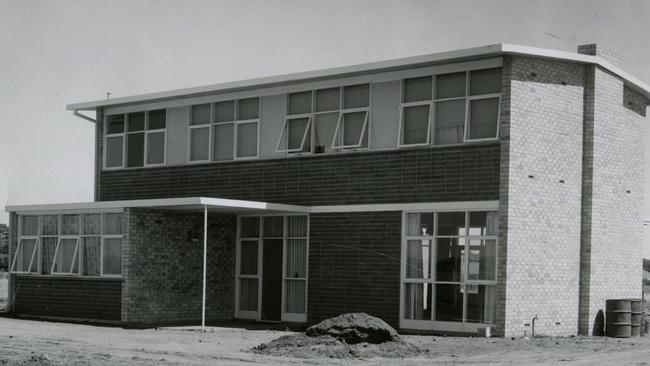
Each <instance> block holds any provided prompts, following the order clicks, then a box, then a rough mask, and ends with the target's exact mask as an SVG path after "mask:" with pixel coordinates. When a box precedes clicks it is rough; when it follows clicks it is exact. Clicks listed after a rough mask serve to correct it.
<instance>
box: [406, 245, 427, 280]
mask: <svg viewBox="0 0 650 366" xmlns="http://www.w3.org/2000/svg"><path fill="white" fill-rule="evenodd" d="M431 249H432V248H431V241H430V240H409V241H408V242H407V243H406V278H431Z"/></svg>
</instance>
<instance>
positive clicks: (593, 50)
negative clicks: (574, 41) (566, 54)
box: [578, 43, 623, 68]
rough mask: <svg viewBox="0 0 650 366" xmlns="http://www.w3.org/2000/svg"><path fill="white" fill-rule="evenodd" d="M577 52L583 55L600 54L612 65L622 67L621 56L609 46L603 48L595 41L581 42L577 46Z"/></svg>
mask: <svg viewBox="0 0 650 366" xmlns="http://www.w3.org/2000/svg"><path fill="white" fill-rule="evenodd" d="M578 53H582V54H583V55H591V56H600V57H602V58H604V59H605V60H607V61H608V62H609V63H611V64H612V65H614V66H617V67H621V68H622V67H623V56H622V55H620V54H618V53H616V52H614V51H612V50H611V49H609V48H603V47H600V46H598V45H597V44H596V43H592V44H583V45H580V46H578Z"/></svg>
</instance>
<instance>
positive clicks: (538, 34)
mask: <svg viewBox="0 0 650 366" xmlns="http://www.w3.org/2000/svg"><path fill="white" fill-rule="evenodd" d="M648 34H650V0H629V1H620V0H619V1H611V0H609V1H602V0H601V1H593V0H589V1H587V0H584V1H566V0H557V1H533V0H527V1H520V0H503V1H478V0H477V1H459V0H453V1H424V0H419V1H418V0H413V1H407V0H400V1H349V0H348V1H340V0H338V1H333V0H328V1H297V0H296V1H289V0H285V1H279V0H276V1H270V0H264V1H235V0H232V1H133V0H130V1H117V0H111V1H27V0H20V1H8V0H0V101H1V102H0V206H4V204H5V202H7V203H9V204H26V203H56V202H75V201H91V200H92V199H93V197H92V192H93V174H92V169H93V168H92V167H93V125H92V124H91V123H88V122H86V121H84V120H81V119H79V118H75V117H73V116H72V113H71V112H67V111H65V109H64V108H65V104H68V103H73V102H82V101H88V100H96V99H102V98H104V97H105V93H106V92H107V91H110V92H111V93H112V97H121V96H126V95H131V94H140V93H147V92H154V91H161V90H166V89H175V88H182V87H189V86H197V85H205V84H213V83H218V82H224V81H230V80H238V79H244V78H252V77H260V76H268V75H273V74H283V73H291V72H297V71H305V70H313V69H320V68H325V67H334V66H343V65H349V64H356V63H362V62H368V61H377V60H384V59H390V58H397V57H406V56H413V55H419V54H425V53H432V52H439V51H447V50H453V49H458V48H466V47H472V46H480V45H486V44H492V43H518V44H524V45H529V46H536V47H545V48H554V49H561V50H567V51H574V50H575V48H576V46H577V45H579V44H585V43H594V42H596V43H599V44H601V45H603V46H606V47H610V48H612V49H614V50H615V51H617V52H619V53H622V54H623V55H624V57H625V67H624V69H625V70H626V71H628V72H629V73H631V74H632V75H634V76H636V77H638V78H640V79H641V80H643V81H645V82H646V83H650V47H648V40H647V35H648ZM647 140H648V139H647ZM646 182H648V183H647V184H646V187H647V188H646V191H647V192H648V193H647V194H646V196H647V197H648V198H647V199H646V203H645V207H646V209H645V215H646V219H650V142H648V144H647V147H646ZM6 221H7V216H6V213H5V212H4V211H2V212H1V213H0V222H6ZM646 237H647V239H648V240H647V245H646V257H650V226H648V227H646Z"/></svg>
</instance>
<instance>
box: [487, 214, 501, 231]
mask: <svg viewBox="0 0 650 366" xmlns="http://www.w3.org/2000/svg"><path fill="white" fill-rule="evenodd" d="M485 221H486V225H485V226H486V227H487V230H486V235H498V234H499V213H498V212H497V211H490V212H488V213H487V215H486V218H485Z"/></svg>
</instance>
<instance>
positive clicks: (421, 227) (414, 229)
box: [406, 212, 433, 236]
mask: <svg viewBox="0 0 650 366" xmlns="http://www.w3.org/2000/svg"><path fill="white" fill-rule="evenodd" d="M406 225H407V230H406V232H407V233H408V234H407V235H409V236H423V235H433V213H432V212H424V213H409V214H407V215H406Z"/></svg>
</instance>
